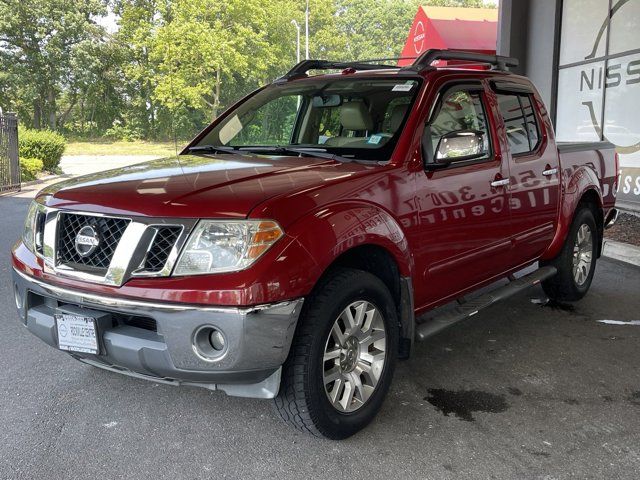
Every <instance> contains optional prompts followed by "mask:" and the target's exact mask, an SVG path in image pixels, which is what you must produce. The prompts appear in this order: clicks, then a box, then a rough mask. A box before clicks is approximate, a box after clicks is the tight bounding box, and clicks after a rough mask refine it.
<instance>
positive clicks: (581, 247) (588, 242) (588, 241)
mask: <svg viewBox="0 0 640 480" xmlns="http://www.w3.org/2000/svg"><path fill="white" fill-rule="evenodd" d="M592 257H593V234H592V233H591V228H589V225H587V224H582V225H580V228H579V229H578V234H577V235H576V241H575V243H574V245H573V279H574V280H575V282H576V284H577V285H578V286H582V285H584V284H585V283H586V281H587V278H589V272H590V271H591V262H592Z"/></svg>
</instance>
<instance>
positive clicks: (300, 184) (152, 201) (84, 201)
mask: <svg viewBox="0 0 640 480" xmlns="http://www.w3.org/2000/svg"><path fill="white" fill-rule="evenodd" d="M372 168H374V167H372V166H367V165H361V164H355V163H347V164H344V163H340V162H336V161H332V160H326V159H319V158H309V157H274V156H255V155H253V156H241V155H220V156H214V155H203V156H194V155H181V156H179V157H170V158H164V159H159V160H153V161H150V162H145V163H140V164H137V165H131V166H128V167H124V168H119V169H115V170H108V171H105V172H100V173H95V174H91V175H86V176H82V177H77V178H73V179H70V180H66V181H63V182H61V183H57V184H55V185H52V186H50V187H48V188H45V189H44V190H43V191H41V192H40V194H39V196H48V198H47V199H46V204H47V205H48V206H51V207H55V208H63V209H73V210H79V211H85V212H95V213H103V214H126V215H139V216H149V217H177V218H243V217H246V216H247V215H248V214H249V212H251V210H252V209H253V208H254V207H255V206H257V205H258V204H260V203H262V202H263V201H265V200H267V199H268V198H271V197H273V196H276V195H279V194H283V193H291V192H292V191H296V190H300V189H306V188H310V187H313V186H315V185H320V184H324V183H325V182H330V181H332V180H333V179H337V178H341V179H344V178H345V176H350V175H352V174H355V173H357V172H358V171H363V170H370V169H372Z"/></svg>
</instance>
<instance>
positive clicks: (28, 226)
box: [22, 201, 39, 253]
mask: <svg viewBox="0 0 640 480" xmlns="http://www.w3.org/2000/svg"><path fill="white" fill-rule="evenodd" d="M38 211H39V208H38V204H37V203H36V202H35V201H32V202H31V205H29V211H28V212H27V218H26V219H25V221H24V231H23V232H22V243H24V244H25V246H26V247H27V248H28V249H29V250H30V251H31V252H34V253H35V248H34V246H33V245H34V242H35V237H36V217H37V216H38Z"/></svg>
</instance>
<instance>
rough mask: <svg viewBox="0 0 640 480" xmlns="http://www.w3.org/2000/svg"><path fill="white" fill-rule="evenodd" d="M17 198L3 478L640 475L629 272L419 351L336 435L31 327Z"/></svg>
mask: <svg viewBox="0 0 640 480" xmlns="http://www.w3.org/2000/svg"><path fill="white" fill-rule="evenodd" d="M28 202H29V200H28V199H27V198H17V197H0V212H1V213H0V217H1V218H2V226H1V228H0V366H1V368H0V425H1V428H0V478H2V479H4V478H7V479H13V478H25V479H38V478H47V479H56V478H104V479H111V478H243V479H249V478H282V479H284V478H295V479H300V478H320V477H321V478H336V479H342V478H352V479H358V478H363V479H371V480H373V479H396V478H398V479H405V478H420V479H460V478H478V479H488V478H500V479H502V478H540V479H560V478H579V479H586V478H594V479H596V478H597V479H602V478H629V479H631V478H637V477H638V471H640V293H639V292H640V270H638V269H636V268H634V267H629V266H625V265H624V264H621V263H614V262H613V261H610V260H601V261H600V262H599V264H598V270H597V272H596V278H595V281H594V284H593V287H592V290H591V292H590V293H589V295H588V296H587V297H586V298H585V299H584V300H583V301H581V302H579V303H576V304H575V305H573V306H570V305H546V306H541V305H540V304H537V303H533V302H532V301H531V300H532V299H534V300H535V299H539V298H541V297H542V296H543V294H542V291H541V290H538V289H536V290H531V291H529V292H526V293H523V294H520V295H518V296H516V297H514V298H512V299H511V300H510V301H508V302H506V303H503V304H501V305H497V306H494V307H492V308H491V309H489V310H486V311H484V312H481V313H480V314H478V315H476V316H474V317H473V318H472V319H471V320H469V321H467V322H465V323H462V324H459V325H457V326H455V327H453V328H452V329H450V330H448V331H446V332H443V333H442V334H440V335H438V336H436V337H433V338H431V339H430V340H429V341H428V342H425V343H422V344H419V345H417V347H416V349H415V355H414V356H413V358H412V359H411V360H409V361H405V362H401V363H400V364H399V366H398V369H397V371H396V377H395V380H394V384H393V387H392V390H391V392H390V395H389V397H388V399H387V401H386V403H385V405H384V407H383V410H382V412H381V414H380V415H379V416H378V418H377V419H376V420H375V421H374V423H373V424H372V425H371V426H370V427H369V428H367V429H366V430H364V431H363V432H361V433H359V434H358V435H356V436H354V437H352V438H350V439H348V440H346V441H343V442H331V441H326V440H320V439H316V438H312V437H308V436H306V435H303V434H301V433H297V432H295V431H293V430H290V429H289V428H288V427H287V426H285V425H284V424H283V423H281V421H280V420H279V419H278V418H277V417H276V416H275V414H274V412H273V411H272V407H271V404H270V402H268V401H260V400H249V399H239V398H231V397H226V396H225V395H224V394H223V393H218V392H209V391H207V390H204V389H197V388H176V387H172V386H166V385H158V384H154V383H151V382H146V381H143V380H136V379H132V378H128V377H124V376H120V375H117V374H113V373H110V372H106V371H101V370H98V369H95V368H92V367H89V366H86V365H83V364H80V363H78V362H76V361H74V360H73V359H71V358H70V357H69V356H68V355H66V354H65V353H62V352H59V351H56V350H54V349H52V348H50V347H48V346H47V345H45V344H44V343H42V342H41V341H40V340H38V339H36V338H35V337H33V336H32V335H31V334H29V333H28V332H27V331H26V329H24V328H23V327H22V326H21V324H20V323H19V321H18V317H17V314H16V313H15V312H14V305H13V299H12V295H11V284H10V272H11V266H10V260H9V248H10V245H11V244H12V243H13V241H14V240H15V239H16V238H17V237H18V235H19V233H20V231H21V229H22V222H23V217H24V214H25V212H26V208H27V205H28ZM599 320H614V321H621V322H629V321H634V320H635V321H638V324H637V325H634V324H628V325H618V324H610V323H600V322H598V321H599Z"/></svg>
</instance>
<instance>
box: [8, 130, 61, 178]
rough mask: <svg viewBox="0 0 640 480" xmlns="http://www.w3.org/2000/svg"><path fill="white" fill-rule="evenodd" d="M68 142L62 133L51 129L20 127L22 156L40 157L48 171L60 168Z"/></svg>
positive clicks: (19, 146)
mask: <svg viewBox="0 0 640 480" xmlns="http://www.w3.org/2000/svg"><path fill="white" fill-rule="evenodd" d="M66 144H67V142H66V140H65V138H64V137H63V136H62V135H60V134H59V133H56V132H52V131H50V130H29V129H26V128H20V129H19V131H18V152H19V156H20V158H38V159H40V160H42V162H43V164H44V169H45V170H47V171H48V172H54V171H56V169H57V168H58V165H59V164H60V159H61V158H62V154H63V153H64V149H65V147H66Z"/></svg>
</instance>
